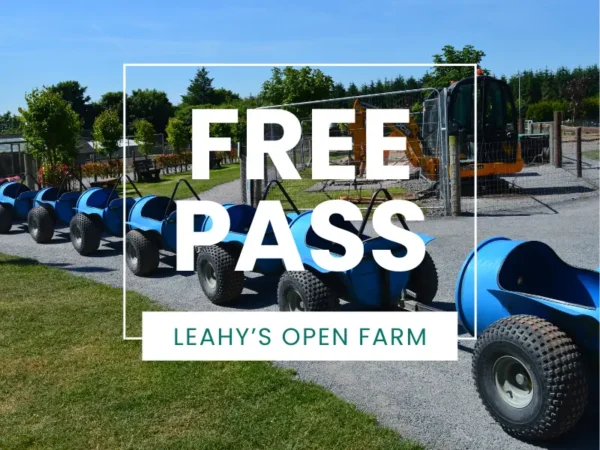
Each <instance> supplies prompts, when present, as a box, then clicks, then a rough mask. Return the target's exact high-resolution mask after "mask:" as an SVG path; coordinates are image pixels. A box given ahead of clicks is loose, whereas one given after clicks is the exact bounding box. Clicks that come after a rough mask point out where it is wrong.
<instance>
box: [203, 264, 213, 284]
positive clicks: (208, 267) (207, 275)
mask: <svg viewBox="0 0 600 450" xmlns="http://www.w3.org/2000/svg"><path fill="white" fill-rule="evenodd" d="M202 273H203V274H204V279H205V280H206V282H207V283H208V285H209V286H210V287H215V286H216V285H217V277H216V276H215V268H214V267H213V266H212V264H211V263H209V262H208V261H202Z"/></svg>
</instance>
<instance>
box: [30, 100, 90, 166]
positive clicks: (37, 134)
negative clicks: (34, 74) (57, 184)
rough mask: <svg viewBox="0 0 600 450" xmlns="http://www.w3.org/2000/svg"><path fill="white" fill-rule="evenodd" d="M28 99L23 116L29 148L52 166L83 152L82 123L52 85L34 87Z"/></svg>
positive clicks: (67, 161) (33, 153)
mask: <svg viewBox="0 0 600 450" xmlns="http://www.w3.org/2000/svg"><path fill="white" fill-rule="evenodd" d="M25 102H26V103H27V109H26V110H24V109H22V108H19V112H20V113H21V116H20V118H19V119H20V121H21V130H22V133H23V137H24V138H25V140H26V141H27V143H28V146H27V151H28V152H29V153H31V154H32V155H33V156H34V158H37V159H40V160H42V161H43V162H44V163H48V164H50V166H55V165H56V164H59V163H69V162H71V161H72V160H73V159H74V158H75V157H76V156H77V154H78V153H79V145H78V142H79V135H80V133H81V126H82V123H81V119H80V117H79V116H78V115H77V113H76V112H75V111H73V108H72V107H71V105H70V104H69V103H67V102H66V101H65V100H63V99H62V98H61V97H60V95H59V94H57V93H56V92H54V91H52V90H49V89H44V90H41V91H40V90H37V89H34V90H33V91H31V92H30V93H29V94H26V95H25Z"/></svg>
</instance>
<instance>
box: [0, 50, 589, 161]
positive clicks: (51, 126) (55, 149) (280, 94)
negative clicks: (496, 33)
mask: <svg viewBox="0 0 600 450" xmlns="http://www.w3.org/2000/svg"><path fill="white" fill-rule="evenodd" d="M484 57H485V53H484V52H483V51H481V50H478V49H476V48H474V47H473V46H470V45H467V46H465V47H463V48H462V49H455V48H454V47H452V46H445V47H444V48H443V49H442V51H441V53H439V54H435V55H433V61H434V62H435V63H463V64H464V63H471V64H472V63H475V64H478V65H480V64H481V61H482V59H483V58H484ZM483 73H484V74H490V73H489V71H488V70H485V69H483ZM472 74H473V70H472V68H470V67H434V68H433V69H432V70H430V71H428V72H426V73H425V75H424V76H423V77H421V78H419V79H417V78H415V77H412V76H411V77H408V78H405V77H403V76H401V75H398V76H397V77H395V78H393V79H387V78H385V79H377V80H372V81H370V82H369V83H363V84H362V85H360V86H359V85H357V84H355V83H352V82H351V83H349V84H348V85H344V84H343V83H340V82H336V81H335V80H334V79H333V78H332V77H331V76H329V75H326V74H325V73H323V72H322V71H321V70H319V69H313V68H310V67H303V68H293V67H285V68H279V67H276V68H274V69H273V70H272V73H271V77H270V78H269V79H268V80H266V81H265V82H264V83H263V85H262V88H261V90H260V92H259V93H258V94H257V95H256V96H252V95H250V96H247V97H242V96H240V95H239V94H237V93H235V92H232V91H230V90H228V89H224V88H219V87H215V86H214V85H213V81H214V80H213V78H211V77H210V76H209V75H210V74H209V72H208V70H206V68H204V67H203V68H200V69H198V70H197V72H196V74H195V75H194V77H193V78H192V79H191V80H190V83H189V85H188V88H187V90H186V93H185V94H183V95H182V96H181V101H180V103H179V104H178V105H173V104H172V103H171V101H170V100H169V98H168V97H167V94H166V93H165V92H163V91H159V90H156V89H136V90H134V91H133V92H132V93H131V94H130V95H128V97H127V117H126V123H125V125H124V126H126V132H127V134H133V135H134V136H135V138H136V140H138V141H140V149H141V150H144V151H152V147H153V142H152V137H151V136H153V135H154V134H155V133H165V134H166V135H167V142H169V144H170V146H171V148H173V149H174V151H176V152H180V151H181V150H182V149H184V148H185V147H187V145H188V143H189V141H190V138H191V125H192V110H193V109H197V108H237V109H238V110H239V111H240V114H239V122H238V123H237V124H213V125H212V127H213V129H212V130H211V132H212V134H213V135H217V136H218V135H226V136H231V137H232V138H233V140H234V142H235V141H243V140H244V139H245V135H246V118H245V113H246V110H247V109H249V108H255V107H257V106H262V105H278V104H286V103H298V102H305V101H310V100H320V99H333V98H339V97H354V96H357V95H367V94H377V93H383V92H389V91H402V90H410V89H419V88H423V87H434V88H440V87H444V86H449V85H450V84H451V83H452V82H454V81H458V80H460V79H462V78H465V77H469V76H472ZM519 76H520V80H521V110H520V112H521V115H522V116H523V117H525V118H527V119H532V120H535V121H546V120H552V115H553V112H554V111H556V110H560V111H563V112H564V113H565V118H566V119H568V120H579V119H589V120H593V121H598V106H599V103H598V99H599V94H600V88H599V83H598V76H599V69H598V65H593V66H589V67H585V68H582V67H577V68H575V69H567V68H564V67H561V68H559V69H557V70H556V71H551V70H548V69H546V70H538V71H533V70H526V71H523V72H521V73H520V74H513V75H511V76H510V77H509V78H507V77H505V76H502V78H503V79H504V80H505V81H506V82H507V83H508V84H509V85H510V87H511V88H512V91H513V93H514V97H515V101H516V100H517V98H518V93H519ZM25 101H26V107H25V108H19V112H20V114H18V115H15V114H11V113H10V112H7V113H5V114H2V115H0V134H5V133H16V132H22V133H23V134H24V136H25V137H26V138H27V139H28V141H30V142H32V146H31V147H32V149H33V150H32V151H34V152H36V153H37V154H38V155H39V156H43V155H44V154H48V155H50V156H48V157H47V158H46V159H47V160H48V162H49V163H51V164H53V165H54V164H58V163H60V162H63V160H65V159H68V158H71V157H72V155H73V153H74V152H75V151H76V149H73V148H71V147H73V146H74V145H77V139H74V138H73V135H74V134H77V136H80V135H81V133H87V134H88V136H90V137H93V138H94V140H95V141H96V142H98V143H99V147H98V150H99V151H101V152H103V153H105V154H106V155H107V156H108V157H109V158H110V157H111V156H112V155H113V154H114V153H115V152H116V151H118V139H119V136H121V134H122V131H123V128H122V127H123V123H122V122H123V120H122V114H123V93H122V92H107V93H105V94H104V95H102V96H101V97H100V98H99V99H98V100H97V101H91V98H90V96H89V95H87V87H85V86H82V85H81V84H80V83H79V82H78V81H74V80H69V81H63V82H60V83H57V84H55V85H52V86H48V87H44V88H43V89H41V90H37V89H36V90H33V91H32V92H31V93H28V94H27V95H26V96H25ZM413 101H414V100H413ZM409 106H411V107H412V108H413V110H418V109H419V108H420V103H419V102H416V103H415V104H414V105H409ZM292 109H293V108H292ZM294 112H296V113H298V112H302V113H304V112H305V111H303V110H301V109H300V108H297V109H296V110H295V111H294ZM61 124H62V125H61Z"/></svg>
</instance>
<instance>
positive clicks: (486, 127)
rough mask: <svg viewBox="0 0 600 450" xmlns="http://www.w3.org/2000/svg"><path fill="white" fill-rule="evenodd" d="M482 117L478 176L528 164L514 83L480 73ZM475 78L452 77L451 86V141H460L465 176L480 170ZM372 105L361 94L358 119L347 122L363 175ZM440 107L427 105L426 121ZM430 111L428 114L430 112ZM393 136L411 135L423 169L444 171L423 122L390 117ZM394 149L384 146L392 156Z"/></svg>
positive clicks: (409, 152)
mask: <svg viewBox="0 0 600 450" xmlns="http://www.w3.org/2000/svg"><path fill="white" fill-rule="evenodd" d="M477 87H478V92H477V99H478V117H477V118H478V120H477V131H478V132H477V150H478V152H477V176H478V177H488V176H493V175H506V174H512V173H518V172H520V171H521V170H522V169H523V158H522V156H521V149H520V145H519V141H518V134H517V122H516V120H517V119H516V115H515V111H516V110H515V106H514V100H513V97H512V91H511V89H510V87H509V86H508V85H507V84H506V83H505V82H504V81H502V80H499V79H496V78H493V77H489V76H479V77H478V79H477ZM473 88H474V81H473V77H470V78H465V79H463V80H461V81H458V82H456V83H453V84H452V85H451V86H450V87H449V88H448V95H447V100H446V101H447V121H446V122H447V123H445V124H442V126H443V127H445V128H446V130H447V135H448V143H447V144H448V146H453V145H454V146H456V148H457V151H458V152H459V155H460V176H461V178H467V179H468V178H474V176H475V159H474V157H475V155H474V149H475V139H474V135H475V133H474V128H473V124H474V117H473V110H474V107H473V101H474V95H473V93H474V89H473ZM369 107H370V106H369V105H367V104H365V103H363V102H361V101H360V100H358V99H357V100H356V101H355V102H354V110H355V112H356V119H355V122H354V123H353V124H350V125H349V126H348V130H349V133H350V135H351V136H352V138H353V160H354V161H353V162H354V164H356V165H357V167H358V168H359V169H358V172H359V176H362V175H363V174H364V169H365V165H366V151H367V148H366V127H365V124H366V111H367V109H368V108H369ZM437 114H438V112H437V108H430V107H427V105H425V107H424V108H423V123H436V124H437V122H438V117H437ZM428 115H429V116H428ZM386 128H387V129H388V133H387V135H388V136H398V137H405V138H406V151H405V155H406V158H407V160H408V162H409V163H410V165H412V166H413V167H415V168H419V169H420V170H421V174H422V175H423V176H425V177H426V178H428V179H430V180H437V179H438V177H439V171H440V158H439V156H438V155H439V154H440V148H432V147H429V146H425V145H423V139H422V137H421V136H420V130H419V126H418V125H417V123H416V122H415V120H414V117H413V116H412V115H411V116H410V121H409V123H407V124H403V123H395V124H392V123H388V124H386ZM389 157H390V152H389V151H386V152H384V159H386V160H389Z"/></svg>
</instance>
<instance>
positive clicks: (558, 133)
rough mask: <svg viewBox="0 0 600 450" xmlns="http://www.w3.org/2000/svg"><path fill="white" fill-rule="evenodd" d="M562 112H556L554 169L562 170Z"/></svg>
mask: <svg viewBox="0 0 600 450" xmlns="http://www.w3.org/2000/svg"><path fill="white" fill-rule="evenodd" d="M561 125H562V111H554V167H556V168H557V169H560V168H562V130H561Z"/></svg>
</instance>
